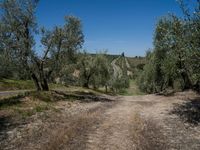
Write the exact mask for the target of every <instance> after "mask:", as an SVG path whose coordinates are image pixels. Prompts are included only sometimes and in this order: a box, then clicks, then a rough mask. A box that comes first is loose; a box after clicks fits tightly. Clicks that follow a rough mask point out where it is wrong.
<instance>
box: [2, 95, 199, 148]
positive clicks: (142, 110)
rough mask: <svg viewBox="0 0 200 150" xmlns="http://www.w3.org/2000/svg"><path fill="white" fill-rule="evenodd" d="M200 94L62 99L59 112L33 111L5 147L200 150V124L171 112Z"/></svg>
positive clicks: (3, 143) (4, 143) (13, 133)
mask: <svg viewBox="0 0 200 150" xmlns="http://www.w3.org/2000/svg"><path fill="white" fill-rule="evenodd" d="M195 98H197V97H196V96H194V93H193V92H187V93H178V94H176V95H175V96H171V97H164V96H155V95H146V96H123V97H112V99H113V100H114V101H111V102H109V101H107V102H90V103H79V102H77V103H74V102H72V103H68V102H58V103H57V104H56V109H57V110H59V112H55V111H54V112H46V113H45V117H44V116H43V115H44V114H43V115H42V114H41V116H43V117H41V116H40V115H36V116H33V119H32V120H31V122H30V123H29V124H26V125H23V126H21V127H17V128H15V129H14V131H9V133H10V134H11V135H9V136H10V138H8V140H5V141H4V142H2V144H0V146H2V145H3V146H4V148H3V149H20V150H21V149H42V150H46V149H48V150H56V149H59V150H60V149H63V150H68V149H69V150H84V149H85V150H151V149H154V150H175V149H177V150H178V149H181V150H188V149H190V150H199V149H200V126H199V125H198V124H196V125H195V126H193V125H192V124H191V123H189V122H188V121H187V122H185V121H183V120H182V119H180V117H179V115H178V114H175V113H172V112H173V111H174V109H175V106H179V107H180V108H181V109H182V105H185V104H187V103H190V102H191V101H193V99H195ZM198 98H199V97H198ZM195 101H197V102H198V104H196V103H195V105H194V107H196V106H198V109H200V101H199V99H196V100H195ZM189 106H190V107H191V105H189ZM190 107H189V110H193V109H194V108H190ZM192 107H193V106H192ZM177 112H178V111H177ZM184 112H185V110H184ZM195 113H197V110H196V109H195ZM198 113H199V114H200V112H198ZM187 114H188V111H187ZM192 114H194V112H192ZM199 114H197V115H199ZM195 115H196V114H195ZM194 119H197V118H194ZM190 121H191V120H190ZM196 121H199V122H200V120H196ZM52 129H53V130H52ZM27 131H28V132H27ZM1 148H2V147H1ZM1 148H0V149H1Z"/></svg>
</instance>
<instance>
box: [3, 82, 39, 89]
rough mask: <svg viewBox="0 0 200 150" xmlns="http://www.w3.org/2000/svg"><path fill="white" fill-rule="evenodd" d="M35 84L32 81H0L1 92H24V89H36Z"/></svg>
mask: <svg viewBox="0 0 200 150" xmlns="http://www.w3.org/2000/svg"><path fill="white" fill-rule="evenodd" d="M34 88H35V87H34V83H33V82H32V81H31V80H26V81H24V80H10V79H2V80H0V91H8V90H24V89H34Z"/></svg>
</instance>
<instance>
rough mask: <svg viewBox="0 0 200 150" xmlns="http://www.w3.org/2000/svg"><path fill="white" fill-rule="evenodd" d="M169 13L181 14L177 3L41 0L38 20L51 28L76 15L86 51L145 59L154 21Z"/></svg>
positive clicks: (164, 0) (173, 0)
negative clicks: (80, 23) (83, 36)
mask: <svg viewBox="0 0 200 150" xmlns="http://www.w3.org/2000/svg"><path fill="white" fill-rule="evenodd" d="M168 12H173V13H175V14H177V15H180V14H181V10H180V8H179V6H178V4H177V2H176V0H41V1H40V3H39V6H38V8H37V20H38V24H39V25H40V26H45V27H47V28H50V29H51V28H52V27H53V26H54V25H62V24H63V23H64V16H66V15H74V16H77V17H79V18H80V19H81V21H82V24H83V32H84V35H85V43H84V48H85V49H87V51H88V52H92V53H95V52H96V51H100V50H108V53H111V54H121V53H122V52H125V54H126V55H127V56H144V55H145V52H146V50H148V49H149V48H152V47H153V46H152V41H153V32H154V28H155V24H156V22H157V21H158V19H159V18H160V17H162V16H164V15H166V14H167V13H168Z"/></svg>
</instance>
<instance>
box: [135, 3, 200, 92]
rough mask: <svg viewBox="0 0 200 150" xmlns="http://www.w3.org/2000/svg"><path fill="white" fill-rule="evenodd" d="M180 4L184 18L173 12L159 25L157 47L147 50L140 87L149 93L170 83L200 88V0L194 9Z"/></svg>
mask: <svg viewBox="0 0 200 150" xmlns="http://www.w3.org/2000/svg"><path fill="white" fill-rule="evenodd" d="M179 4H180V6H181V8H182V10H183V14H184V18H180V17H177V16H176V15H174V14H169V15H167V16H165V17H163V18H161V19H160V20H159V21H158V23H157V26H156V29H155V35H154V49H153V50H152V51H148V52H147V56H146V57H147V61H148V62H147V64H146V65H145V67H144V71H143V72H142V74H141V76H139V77H138V85H139V87H140V89H142V90H143V91H145V92H148V93H155V92H160V91H163V90H165V89H167V88H169V87H171V88H173V89H174V88H176V89H182V90H185V89H191V88H193V89H195V90H198V91H200V1H199V0H197V1H196V7H195V8H194V10H192V11H194V12H193V13H190V11H189V9H188V8H187V7H186V5H185V3H184V1H182V0H180V1H179Z"/></svg>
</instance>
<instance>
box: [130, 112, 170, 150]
mask: <svg viewBox="0 0 200 150" xmlns="http://www.w3.org/2000/svg"><path fill="white" fill-rule="evenodd" d="M131 137H132V140H133V143H134V145H135V147H134V149H136V150H167V149H169V148H168V145H167V140H166V138H165V136H164V135H163V133H162V132H161V127H159V126H158V124H156V123H155V122H154V121H153V120H152V119H148V120H147V119H145V120H144V119H143V118H142V117H141V116H140V115H138V114H136V115H134V117H133V119H132V126H131Z"/></svg>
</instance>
